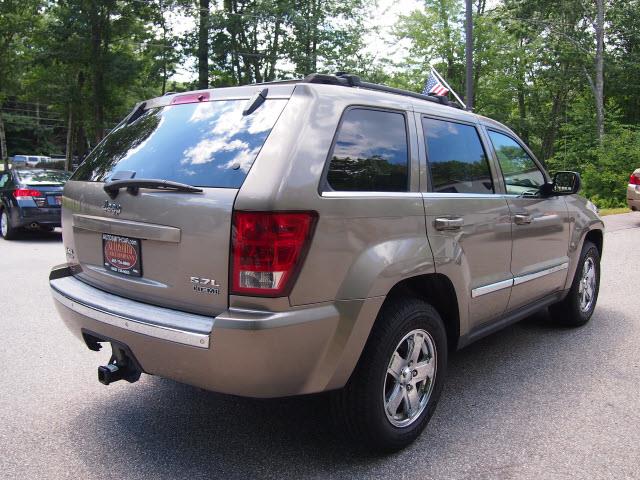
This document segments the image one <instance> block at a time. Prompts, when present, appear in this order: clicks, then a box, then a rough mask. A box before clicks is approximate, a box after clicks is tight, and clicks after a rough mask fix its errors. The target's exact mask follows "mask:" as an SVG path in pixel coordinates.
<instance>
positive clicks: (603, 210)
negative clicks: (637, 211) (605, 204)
mask: <svg viewBox="0 0 640 480" xmlns="http://www.w3.org/2000/svg"><path fill="white" fill-rule="evenodd" d="M630 211H631V210H629V209H628V208H627V207H619V208H601V209H600V211H599V212H598V214H599V215H600V216H601V217H606V216H607V215H618V214H619V213H629V212H630Z"/></svg>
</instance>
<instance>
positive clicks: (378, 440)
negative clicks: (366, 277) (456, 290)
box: [334, 298, 447, 452]
mask: <svg viewBox="0 0 640 480" xmlns="http://www.w3.org/2000/svg"><path fill="white" fill-rule="evenodd" d="M415 330H423V331H425V332H426V333H428V336H429V337H430V339H431V341H432V345H433V346H434V347H435V352H436V355H435V361H434V363H435V367H436V370H435V372H436V373H435V381H434V382H432V386H430V387H429V388H430V390H431V393H430V395H429V396H428V397H427V396H425V397H424V398H425V399H426V398H428V400H427V402H426V406H424V407H422V408H423V410H422V411H421V412H420V413H419V414H416V415H415V417H414V419H412V420H411V422H412V423H410V424H409V425H407V426H400V427H399V426H395V425H393V424H392V423H391V422H392V420H390V419H389V418H387V413H386V411H385V401H384V400H383V396H384V395H385V386H386V385H389V384H388V383H387V382H388V381H389V379H390V377H388V375H387V369H388V368H389V364H390V363H389V362H390V360H391V358H392V355H393V354H394V352H396V347H398V346H399V343H400V342H401V340H403V338H404V337H405V336H406V335H407V334H409V333H410V332H412V331H415ZM426 348H428V347H426ZM406 356H407V357H409V356H410V355H409V353H408V352H407V355H406ZM423 361H425V360H423ZM405 367H406V366H405ZM446 368H447V335H446V331H445V328H444V324H443V323H442V319H441V318H440V315H439V314H438V312H437V311H436V309H435V308H433V307H432V306H431V305H429V304H428V303H426V302H424V301H423V300H420V299H417V298H398V299H395V300H390V301H389V300H388V301H387V302H386V303H385V305H384V306H383V308H382V310H381V311H380V313H379V315H378V318H377V319H376V323H375V325H374V327H373V329H372V331H371V334H370V335H369V339H368V341H367V344H366V346H365V348H364V351H363V352H362V355H361V357H360V360H359V361H358V364H357V366H356V368H355V370H354V372H353V373H352V375H351V378H350V379H349V382H348V383H347V385H346V386H345V387H344V389H342V390H341V391H339V392H337V393H336V395H335V397H334V411H335V414H336V415H337V416H338V417H340V418H341V419H342V420H343V423H344V424H345V425H346V427H347V430H348V432H349V434H350V435H351V436H352V437H353V439H354V440H355V441H356V442H358V443H359V444H361V445H363V446H364V447H365V448H367V449H368V450H373V451H379V452H392V451H397V450H400V449H402V448H404V447H406V446H407V445H409V444H410V443H411V442H413V441H414V440H415V439H416V438H417V437H418V435H420V433H421V432H422V430H424V428H425V427H426V426H427V423H429V420H430V418H431V416H432V415H433V412H434V411H435V408H436V404H437V403H438V399H439V397H440V393H441V392H442V387H443V385H444V381H445V376H446ZM409 370H411V369H409ZM413 374H414V375H415V371H414V372H413ZM408 377H409V378H411V375H409V376H408ZM404 378H407V377H404ZM391 380H392V381H394V379H391ZM398 382H399V380H398V381H396V383H395V385H394V386H393V387H387V388H399V389H400V391H402V392H403V390H402V388H411V387H400V384H399V383H398ZM421 385H422V386H420V387H419V388H417V386H416V387H413V388H416V392H420V395H425V394H424V393H422V389H423V388H424V389H425V390H424V391H427V390H428V388H427V385H431V383H429V382H428V381H425V382H424V383H422V384H421ZM403 393H404V392H403ZM405 401H406V400H403V401H402V402H405ZM400 405H401V406H400V407H399V408H401V409H402V408H403V407H406V404H404V403H401V404H400Z"/></svg>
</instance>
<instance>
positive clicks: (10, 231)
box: [0, 208, 19, 240]
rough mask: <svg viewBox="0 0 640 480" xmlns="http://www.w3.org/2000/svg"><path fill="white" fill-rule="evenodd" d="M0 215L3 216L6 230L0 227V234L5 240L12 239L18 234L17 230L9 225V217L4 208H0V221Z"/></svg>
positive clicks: (0, 218) (0, 217) (0, 219)
mask: <svg viewBox="0 0 640 480" xmlns="http://www.w3.org/2000/svg"><path fill="white" fill-rule="evenodd" d="M2 217H5V218H4V221H5V222H6V231H3V230H2V228H0V236H2V237H3V238H4V239H5V240H13V239H14V238H16V237H17V236H18V232H19V230H18V229H17V228H14V227H13V225H11V217H10V216H9V214H8V213H7V211H6V210H5V209H4V208H3V209H2V210H0V222H1V221H2Z"/></svg>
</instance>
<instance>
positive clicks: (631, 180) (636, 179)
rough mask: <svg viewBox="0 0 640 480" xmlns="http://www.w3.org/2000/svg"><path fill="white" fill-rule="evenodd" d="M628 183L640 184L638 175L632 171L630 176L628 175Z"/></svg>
mask: <svg viewBox="0 0 640 480" xmlns="http://www.w3.org/2000/svg"><path fill="white" fill-rule="evenodd" d="M629 184H630V185H640V176H638V177H636V174H635V173H632V174H631V176H630V177H629Z"/></svg>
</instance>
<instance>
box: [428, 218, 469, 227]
mask: <svg viewBox="0 0 640 480" xmlns="http://www.w3.org/2000/svg"><path fill="white" fill-rule="evenodd" d="M433 224H434V226H435V227H436V230H460V228H462V225H464V220H463V219H462V218H461V217H451V218H446V217H438V218H436V219H435V221H434V222H433Z"/></svg>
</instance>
